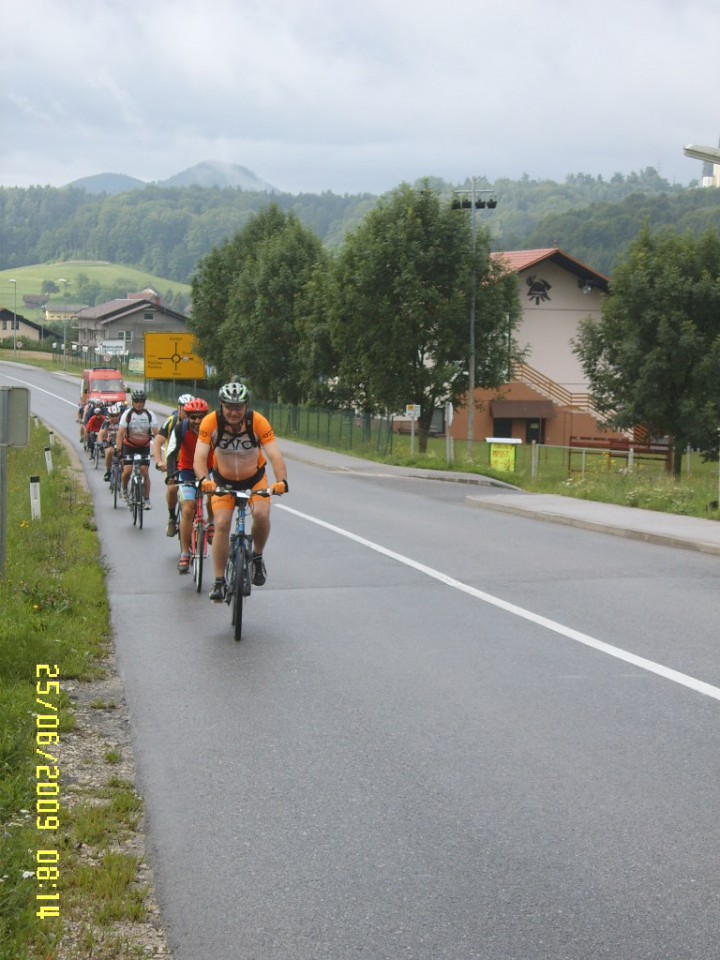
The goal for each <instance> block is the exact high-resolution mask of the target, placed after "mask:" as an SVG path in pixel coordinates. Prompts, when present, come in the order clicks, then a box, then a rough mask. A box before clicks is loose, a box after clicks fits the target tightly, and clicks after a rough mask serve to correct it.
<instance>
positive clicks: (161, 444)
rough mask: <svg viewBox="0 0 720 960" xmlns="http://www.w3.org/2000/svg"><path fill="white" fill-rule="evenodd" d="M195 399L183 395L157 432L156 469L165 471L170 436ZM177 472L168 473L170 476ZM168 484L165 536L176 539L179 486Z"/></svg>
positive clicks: (189, 395) (154, 452)
mask: <svg viewBox="0 0 720 960" xmlns="http://www.w3.org/2000/svg"><path fill="white" fill-rule="evenodd" d="M194 399H195V398H194V397H193V395H192V394H191V393H181V394H180V396H179V397H178V401H177V410H175V411H174V412H173V413H171V414H170V416H169V417H168V418H167V420H165V421H164V422H163V424H162V426H161V427H160V429H159V430H158V432H157V435H156V437H155V439H154V440H153V456H154V457H155V469H156V470H162V471H165V469H166V466H165V460H166V458H167V450H168V442H169V438H170V435H171V434H172V432H173V430H174V429H175V427H176V425H177V423H178V422H179V421H181V420H184V419H185V404H186V403H190V401H191V400H194ZM174 472H175V471H174V470H170V471H168V476H170V475H172V474H173V473H174ZM165 484H166V487H167V489H166V493H165V502H166V503H167V508H168V524H167V528H166V530H165V536H167V537H174V536H175V535H176V534H177V531H178V524H177V503H178V485H177V484H176V483H175V482H174V481H172V482H170V483H168V481H167V480H166V481H165Z"/></svg>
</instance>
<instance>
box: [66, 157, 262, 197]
mask: <svg viewBox="0 0 720 960" xmlns="http://www.w3.org/2000/svg"><path fill="white" fill-rule="evenodd" d="M150 185H151V184H150V183H146V182H145V181H144V180H138V179H136V178H135V177H128V176H126V175H125V174H123V173H98V174H95V175H94V176H91V177H81V178H80V179H79V180H73V182H72V183H69V184H67V186H69V187H78V188H79V189H81V190H87V192H88V193H96V194H100V193H106V194H111V195H114V194H118V193H127V192H128V191H129V190H142V189H143V188H144V187H147V186H150ZM153 185H154V186H156V187H191V186H198V187H236V188H239V189H241V190H253V191H259V192H265V193H279V192H280V191H279V190H278V189H277V187H274V186H273V185H272V184H271V183H268V182H267V181H266V180H262V179H261V178H260V177H258V176H257V175H256V174H255V173H253V172H252V170H248V168H247V167H241V166H240V165H239V164H237V163H221V162H220V161H217V160H206V161H204V162H203V163H198V164H196V165H195V166H194V167H189V168H188V169H187V170H182V171H181V172H180V173H176V174H175V175H174V176H172V177H169V178H168V179H167V180H158V181H156V182H155V183H154V184H153Z"/></svg>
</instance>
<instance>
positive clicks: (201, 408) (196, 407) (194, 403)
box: [183, 397, 210, 413]
mask: <svg viewBox="0 0 720 960" xmlns="http://www.w3.org/2000/svg"><path fill="white" fill-rule="evenodd" d="M209 409H210V407H209V406H208V404H207V400H203V399H201V398H200V397H196V398H195V399H194V400H191V401H190V402H189V403H186V404H185V406H184V407H183V410H184V411H185V413H207V412H208V410H209Z"/></svg>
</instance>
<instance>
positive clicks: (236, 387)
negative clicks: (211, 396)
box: [218, 383, 250, 403]
mask: <svg viewBox="0 0 720 960" xmlns="http://www.w3.org/2000/svg"><path fill="white" fill-rule="evenodd" d="M218 397H219V398H220V400H221V401H222V402H223V403H248V402H249V400H250V391H249V390H248V388H247V387H246V386H245V384H244V383H226V384H223V386H222V387H220V390H219V391H218Z"/></svg>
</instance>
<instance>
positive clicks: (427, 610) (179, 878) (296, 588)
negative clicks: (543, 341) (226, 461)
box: [0, 365, 720, 960]
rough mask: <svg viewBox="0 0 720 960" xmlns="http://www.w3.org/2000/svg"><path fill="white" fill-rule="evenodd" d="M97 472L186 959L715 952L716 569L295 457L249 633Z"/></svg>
mask: <svg viewBox="0 0 720 960" xmlns="http://www.w3.org/2000/svg"><path fill="white" fill-rule="evenodd" d="M10 376H13V377H16V378H17V379H15V380H11V379H9V377H10ZM19 380H23V381H25V382H27V383H31V384H33V385H37V386H36V387H35V388H34V389H33V398H32V403H33V409H34V410H35V411H36V412H37V413H38V414H39V415H40V416H41V417H42V418H43V419H44V420H45V421H46V422H48V423H49V424H51V425H53V426H54V427H55V428H56V429H57V430H58V431H61V432H63V433H65V434H67V435H69V436H70V437H75V435H76V431H75V425H74V423H73V417H74V407H73V404H74V402H75V400H76V395H77V386H76V385H75V384H74V383H72V384H67V383H66V382H64V381H63V379H62V378H59V377H55V376H52V375H49V374H42V373H39V372H37V371H29V370H28V369H27V368H25V369H24V370H23V372H22V373H21V374H19V373H18V372H17V370H16V368H12V372H9V365H0V383H3V384H11V385H18V381H19ZM37 387H41V388H42V390H43V391H47V392H41V391H40V389H37ZM100 477H101V474H100V473H99V472H98V473H96V472H95V471H90V478H89V479H90V485H91V488H92V489H93V491H94V492H95V495H96V498H97V519H98V525H99V531H100V536H101V540H102V544H103V549H104V551H105V553H106V555H107V558H108V562H109V564H110V567H111V570H110V573H109V576H108V588H109V592H110V599H111V604H112V615H113V624H114V628H115V633H116V646H117V652H118V661H119V665H120V671H121V674H122V678H123V681H124V684H125V690H126V696H127V700H128V703H129V707H130V711H131V715H132V721H133V729H134V737H135V746H136V757H137V763H138V768H139V773H140V788H141V790H142V792H143V794H144V796H145V802H146V811H147V817H148V839H149V845H150V850H151V857H152V865H153V868H154V871H155V877H156V882H157V885H158V892H159V896H160V901H161V906H162V908H163V913H164V919H165V922H166V925H167V929H168V936H169V940H170V943H171V945H172V947H173V950H174V954H175V958H176V960H350V958H358V960H399V958H408V960H471V958H472V960H717V958H718V956H719V955H720V948H718V943H720V899H719V898H718V881H719V879H720V867H719V863H720V857H719V853H720V850H719V846H720V843H719V840H720V838H719V827H718V822H719V820H720V817H719V814H720V801H719V800H718V786H717V785H718V773H719V772H720V771H719V767H720V764H719V761H718V717H719V711H720V701H718V700H717V699H714V698H713V697H712V696H707V695H705V694H704V693H703V692H702V688H701V686H700V684H702V683H706V684H711V685H713V686H715V687H717V686H718V685H720V645H719V644H718V642H717V639H718V629H717V619H718V589H717V585H718V573H719V572H720V564H719V561H718V558H717V557H708V556H705V555H702V554H694V553H691V552H688V551H684V550H674V549H671V548H668V547H662V546H656V545H651V544H645V543H640V542H636V541H631V540H624V539H619V538H615V537H607V536H603V535H602V534H596V533H591V532H587V531H584V530H579V529H575V528H572V527H564V526H556V525H554V524H545V523H541V522H537V521H533V520H529V519H525V518H522V517H515V516H510V515H506V514H502V513H495V512H492V511H481V510H477V509H473V508H472V507H470V506H468V503H467V501H466V497H467V495H468V490H467V488H466V487H464V486H463V485H460V484H458V485H454V484H449V483H437V482H432V481H424V480H412V479H405V478H389V477H378V476H373V475H364V474H363V471H362V470H361V469H359V470H358V472H357V474H354V473H352V472H344V473H342V474H340V473H332V472H328V471H323V470H320V469H317V468H314V467H311V466H308V465H307V464H303V463H300V462H298V461H292V460H291V461H290V462H289V478H290V486H291V493H290V495H289V496H287V497H284V498H282V499H281V500H278V501H275V502H274V504H273V531H272V535H271V538H270V542H269V545H268V549H267V551H266V558H267V566H268V582H267V585H266V586H265V587H263V588H261V589H256V590H254V591H253V595H252V597H251V598H250V602H249V605H248V609H247V612H246V617H247V622H246V635H245V637H244V639H243V641H242V642H241V643H240V644H236V643H234V642H233V640H232V638H231V634H230V619H229V611H228V609H227V608H226V607H225V606H224V605H223V606H215V605H212V604H211V603H210V602H209V601H208V600H207V598H206V597H205V596H198V595H197V594H196V593H195V592H194V585H193V583H192V580H191V579H190V578H180V577H179V576H178V575H177V572H176V568H175V564H176V559H177V558H176V546H175V541H170V540H168V539H167V538H165V536H164V528H165V522H166V514H165V511H164V509H163V504H162V494H163V490H162V487H161V483H160V482H158V478H159V475H158V474H156V475H155V477H154V481H155V483H154V487H153V493H152V502H153V510H152V511H151V512H150V513H149V514H147V515H146V517H145V520H146V525H145V529H144V530H142V531H139V530H136V529H134V528H133V527H132V523H131V519H130V516H129V514H128V513H127V511H125V510H118V511H113V510H112V507H111V504H110V502H109V500H110V498H109V497H108V495H107V493H106V492H105V485H104V484H103V483H102V481H101V479H100ZM602 644H608V645H611V649H606V648H604V647H603V646H602ZM613 650H616V651H620V652H621V653H622V652H627V653H628V654H630V655H634V656H635V657H636V658H643V659H644V660H647V661H650V662H652V663H653V664H655V665H659V666H660V667H661V668H663V670H665V675H661V674H659V673H658V672H653V671H652V670H649V669H644V668H643V666H642V662H643V660H633V659H632V657H631V658H630V662H628V660H625V659H620V658H619V657H618V656H616V655H613V654H612V651H613ZM672 671H679V672H682V673H683V674H685V675H689V676H691V677H693V678H696V679H697V681H698V689H693V688H692V687H688V686H683V685H680V684H678V683H676V682H675V681H674V680H673V674H672Z"/></svg>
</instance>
